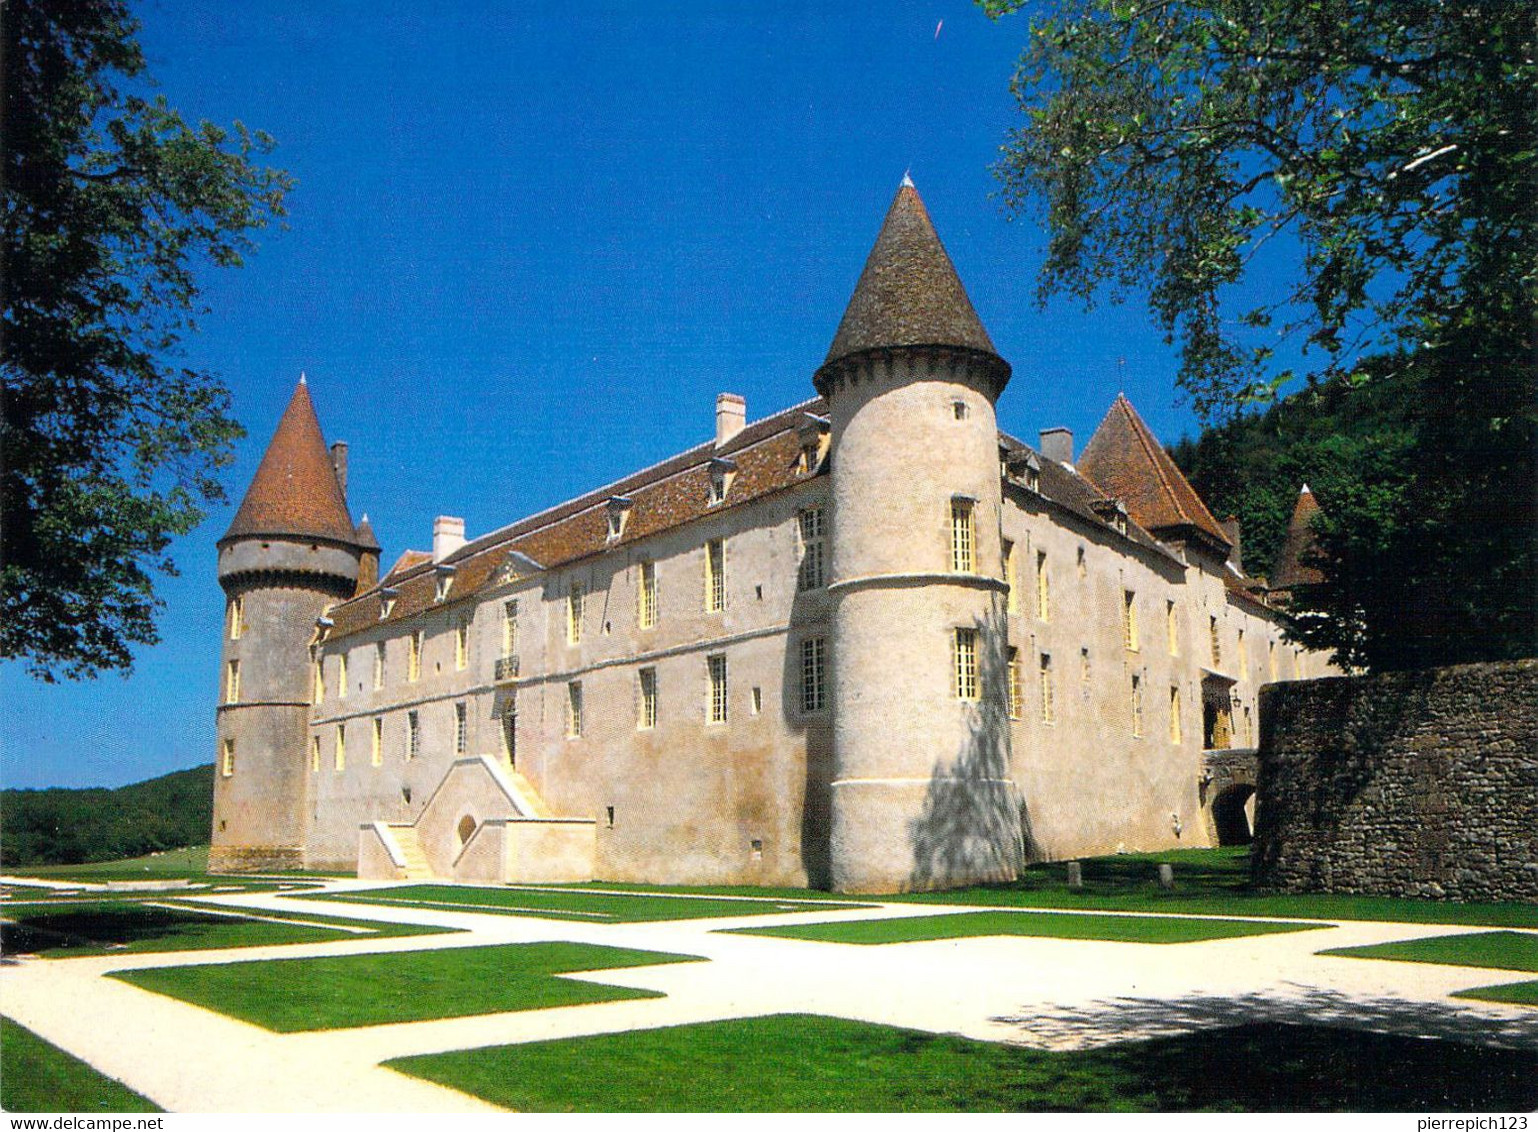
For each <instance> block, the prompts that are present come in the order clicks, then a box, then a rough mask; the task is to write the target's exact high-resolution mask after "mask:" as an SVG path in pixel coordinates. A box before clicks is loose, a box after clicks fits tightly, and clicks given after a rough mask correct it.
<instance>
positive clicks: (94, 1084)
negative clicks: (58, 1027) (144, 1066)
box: [0, 1018, 160, 1113]
mask: <svg viewBox="0 0 1538 1132" xmlns="http://www.w3.org/2000/svg"><path fill="white" fill-rule="evenodd" d="M0 1109H4V1110H5V1111H6V1112H77V1113H84V1112H159V1111H160V1109H159V1108H157V1107H156V1106H155V1105H154V1104H152V1103H151V1102H150V1101H148V1100H146V1099H145V1098H144V1097H141V1096H140V1095H139V1094H138V1093H136V1092H134V1091H133V1090H132V1089H130V1088H128V1087H127V1086H125V1085H122V1084H120V1083H119V1082H117V1081H114V1080H113V1079H112V1078H111V1077H108V1076H105V1075H104V1074H102V1073H98V1072H97V1071H96V1070H95V1069H92V1068H91V1067H90V1066H89V1065H87V1064H86V1063H85V1062H83V1061H81V1060H80V1059H79V1058H75V1057H71V1056H70V1055H69V1054H67V1053H65V1052H64V1051H63V1050H61V1049H60V1048H59V1047H58V1046H55V1045H53V1044H51V1043H50V1042H45V1041H44V1040H43V1039H42V1038H40V1037H38V1036H37V1035H36V1034H34V1033H33V1032H32V1031H31V1030H29V1029H27V1028H26V1027H25V1026H20V1025H18V1024H17V1023H15V1022H13V1021H11V1020H10V1019H9V1018H0Z"/></svg>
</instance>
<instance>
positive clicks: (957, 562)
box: [951, 498, 977, 574]
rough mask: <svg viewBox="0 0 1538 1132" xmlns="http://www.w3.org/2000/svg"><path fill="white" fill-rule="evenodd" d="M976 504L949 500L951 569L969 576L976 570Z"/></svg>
mask: <svg viewBox="0 0 1538 1132" xmlns="http://www.w3.org/2000/svg"><path fill="white" fill-rule="evenodd" d="M975 510H976V504H975V503H974V502H973V501H972V500H970V499H960V498H957V499H952V500H951V569H952V570H953V571H955V572H956V573H958V574H970V573H972V572H973V571H974V570H975V569H976V564H977V559H976V557H975V553H974V552H975V548H976V545H977V525H976V516H975V515H974V511H975Z"/></svg>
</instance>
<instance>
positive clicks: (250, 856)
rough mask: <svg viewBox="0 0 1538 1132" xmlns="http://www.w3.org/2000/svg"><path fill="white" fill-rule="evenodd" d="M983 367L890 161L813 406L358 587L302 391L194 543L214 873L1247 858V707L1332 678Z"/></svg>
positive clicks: (991, 871)
mask: <svg viewBox="0 0 1538 1132" xmlns="http://www.w3.org/2000/svg"><path fill="white" fill-rule="evenodd" d="M1009 378H1010V367H1009V364H1008V363H1007V362H1005V361H1004V359H1002V358H1001V357H999V355H998V353H997V352H996V351H995V350H994V347H993V344H992V342H991V341H990V339H989V337H988V334H987V332H986V330H985V329H984V328H983V325H982V323H981V321H980V320H979V319H978V317H977V314H976V312H975V311H974V310H973V307H972V304H971V302H970V300H969V299H968V297H967V295H966V292H965V290H964V289H963V287H962V284H961V281H960V279H959V278H958V277H957V274H956V271H955V268H954V267H953V265H952V263H951V261H950V258H949V256H948V255H947V254H946V252H945V250H944V248H943V246H942V245H941V243H940V240H939V237H938V236H937V235H936V233H935V230H934V228H933V226H932V225H931V223H930V220H929V217H928V215H927V212H926V210H925V208H924V205H923V203H922V201H921V200H920V198H919V196H918V193H917V192H916V191H915V190H914V188H913V186H912V184H911V182H909V181H907V179H906V178H905V179H904V184H903V186H902V187H901V188H900V189H899V191H898V193H897V197H896V199H895V200H894V201H893V203H892V206H891V209H890V211H889V212H888V214H887V216H886V219H885V222H884V224H883V226H882V229H881V232H880V235H879V237H878V238H877V240H876V243H875V246H874V248H873V249H872V251H871V253H870V256H869V259H868V260H867V262H866V264H865V268H864V271H863V273H862V274H861V276H860V279H859V282H858V284H857V286H856V288H855V291H854V295H853V297H852V298H851V300H850V302H849V306H848V309H847V310H846V311H845V313H844V316H843V320H842V322H841V323H840V324H839V327H838V331H837V333H836V335H835V336H834V339H833V343H832V346H831V348H830V349H829V351H828V355H827V359H826V361H825V362H824V363H823V365H822V366H821V367H820V368H819V369H818V370H817V372H816V373H815V374H814V375H813V377H812V384H813V386H814V387H815V390H816V393H817V396H816V397H815V398H813V399H811V400H808V401H806V402H804V403H802V404H799V405H795V406H792V407H791V408H789V409H786V410H784V411H782V412H779V413H776V414H775V415H773V416H770V417H768V418H766V419H763V420H759V421H756V422H754V423H751V424H749V423H747V421H746V406H745V404H744V401H743V399H742V398H741V397H737V396H734V395H731V394H722V395H721V396H720V397H719V398H718V399H717V402H716V407H715V413H716V421H715V426H716V427H715V436H714V439H713V440H711V441H710V442H707V443H705V444H702V445H700V446H699V447H696V448H693V449H691V450H689V451H687V452H684V453H682V454H680V455H677V456H674V457H673V458H671V459H668V460H665V461H663V462H662V463H659V464H656V465H654V466H652V467H650V468H646V469H644V470H643V471H639V472H637V473H635V474H634V475H631V476H628V477H626V478H625V479H623V480H621V481H619V482H617V483H614V484H611V485H609V486H608V487H604V488H601V489H599V490H597V491H594V492H591V493H589V494H588V495H585V496H582V497H581V498H578V499H574V500H572V501H570V502H568V503H565V504H562V505H561V506H558V507H555V508H552V509H550V510H547V511H543V512H541V513H539V514H537V515H533V516H530V517H529V518H526V519H523V520H520V521H518V522H516V523H513V524H511V525H510V526H506V527H503V528H501V529H500V530H496V531H493V532H491V533H489V534H486V535H482V536H480V537H477V538H475V539H473V540H469V541H467V540H466V538H465V532H464V523H463V522H462V521H461V520H457V519H453V518H448V517H440V518H439V519H437V520H436V522H435V524H434V529H433V543H432V550H431V552H430V553H429V552H426V551H422V552H418V551H407V552H406V553H405V554H404V555H402V556H401V558H400V560H399V561H397V562H396V563H395V564H394V565H393V566H392V567H391V568H390V570H389V571H388V572H387V573H385V574H384V575H383V576H380V573H379V567H380V561H379V555H380V549H379V545H378V543H377V542H376V541H375V538H374V535H373V532H372V531H371V530H370V529H369V526H368V522H367V519H364V521H363V522H362V523H361V524H359V525H356V526H355V525H354V523H353V521H352V518H351V516H350V512H349V510H348V504H347V499H346V449H345V447H344V446H341V445H336V446H334V447H333V448H332V449H330V450H329V451H328V449H327V447H326V445H325V441H324V439H323V437H322V434H321V430H320V426H319V424H318V422H317V420H316V416H315V412H314V409H313V406H312V403H311V401H310V396H309V391H308V389H307V387H306V386H305V384H304V382H303V380H302V379H301V383H300V385H299V388H298V389H297V390H296V391H295V393H294V396H293V400H292V401H291V402H290V404H289V406H288V409H287V411H286V412H285V413H284V415H283V418H282V420H281V422H280V423H279V425H278V428H277V432H276V434H275V436H274V438H273V440H272V443H271V446H270V447H269V449H268V450H267V453H266V455H265V456H264V458H263V460H262V462H261V465H260V467H259V468H258V470H257V472H256V475H255V478H254V480H253V482H252V484H251V486H250V489H249V490H248V492H247V494H246V496H245V499H244V501H243V502H242V503H241V506H240V508H239V510H238V512H237V513H236V515H235V518H234V520H233V522H232V523H231V525H230V529H229V531H228V532H227V533H226V534H225V536H224V537H223V538H222V539H221V540H220V541H219V557H218V570H219V580H220V583H221V585H222V586H223V588H224V590H225V593H226V595H227V598H228V616H227V620H226V625H225V633H224V636H225V643H224V653H223V658H222V664H223V670H222V682H223V693H224V694H223V696H222V701H223V702H222V704H221V706H220V708H219V712H218V744H219V747H218V752H217V760H218V773H217V774H216V775H215V791H214V828H213V850H212V854H211V858H210V867H211V868H215V869H231V870H240V869H270V868H275V867H289V868H300V867H308V868H343V869H352V868H354V867H356V868H357V869H358V872H359V875H360V876H364V877H382V878H408V877H442V878H450V879H458V880H474V881H482V882H512V881H530V882H534V881H578V880H587V879H603V880H612V881H635V882H657V883H695V884H706V883H709V884H764V885H794V886H804V885H810V886H816V887H828V888H832V889H834V890H836V891H841V892H883V891H896V890H903V889H923V888H936V887H944V886H947V885H956V884H962V883H968V882H974V881H990V880H1001V879H1006V878H1010V877H1013V876H1014V875H1015V874H1016V872H1017V870H1018V868H1019V867H1020V865H1021V863H1022V862H1024V861H1027V860H1033V859H1042V858H1059V859H1060V858H1063V857H1068V856H1077V855H1081V854H1092V853H1103V852H1112V851H1116V850H1118V849H1122V848H1125V849H1161V848H1168V847H1171V846H1178V845H1188V846H1205V845H1210V844H1215V843H1218V842H1220V841H1232V840H1243V839H1244V838H1245V837H1247V835H1248V825H1247V823H1246V820H1245V815H1244V811H1243V808H1242V807H1243V802H1244V799H1245V798H1246V797H1247V796H1248V792H1249V786H1250V785H1252V783H1253V778H1252V777H1250V778H1248V779H1247V778H1246V772H1245V770H1244V760H1245V757H1246V756H1247V754H1248V752H1247V751H1245V750H1244V748H1249V747H1253V746H1254V744H1255V742H1256V728H1257V725H1258V720H1257V717H1256V694H1257V692H1258V690H1259V688H1260V686H1261V685H1262V684H1263V683H1267V682H1271V681H1276V680H1281V679H1295V678H1299V677H1310V676H1316V675H1319V674H1322V673H1323V672H1325V671H1326V670H1327V664H1326V661H1325V658H1324V657H1323V656H1321V655H1319V654H1315V653H1309V652H1305V651H1302V650H1300V649H1299V648H1298V647H1297V646H1296V645H1293V644H1291V643H1288V642H1287V641H1286V640H1285V639H1284V637H1283V628H1284V625H1285V617H1284V615H1283V614H1282V613H1281V612H1280V611H1279V610H1278V609H1277V608H1276V607H1274V606H1273V605H1272V604H1271V603H1270V602H1269V601H1268V600H1267V599H1266V596H1265V587H1264V584H1263V583H1261V582H1259V581H1258V580H1252V579H1250V578H1249V577H1247V576H1246V575H1245V574H1244V572H1243V570H1242V565H1241V562H1240V559H1239V554H1238V546H1237V542H1238V532H1237V529H1236V526H1235V525H1234V524H1232V523H1230V524H1222V523H1219V522H1218V521H1217V520H1216V519H1214V517H1213V516H1212V514H1211V513H1210V512H1209V511H1208V509H1207V507H1206V506H1205V505H1204V504H1203V503H1202V501H1201V499H1200V498H1198V497H1197V495H1196V493H1195V491H1193V490H1192V488H1191V486H1190V485H1189V484H1188V483H1187V482H1186V480H1185V478H1184V477H1183V476H1182V475H1181V473H1180V471H1179V470H1178V469H1177V468H1176V467H1175V465H1174V463H1173V462H1172V461H1171V460H1170V458H1169V456H1168V455H1167V454H1166V453H1165V451H1164V449H1163V448H1162V447H1161V446H1160V445H1159V444H1158V443H1157V442H1156V441H1155V440H1154V438H1153V437H1152V435H1151V434H1150V432H1149V430H1148V428H1147V427H1146V426H1145V425H1144V423H1143V422H1142V420H1141V419H1139V417H1138V415H1137V413H1136V412H1135V411H1134V410H1133V408H1132V406H1131V405H1130V404H1129V403H1128V402H1127V401H1126V399H1125V398H1123V397H1118V398H1117V400H1116V402H1115V403H1114V404H1113V405H1112V406H1111V408H1110V410H1109V412H1108V413H1107V414H1106V416H1105V419H1104V420H1103V421H1102V423H1101V424H1100V426H1099V428H1098V429H1097V430H1096V432H1095V434H1094V436H1093V437H1092V438H1091V439H1090V441H1089V443H1088V445H1087V446H1086V447H1085V448H1084V449H1083V451H1082V453H1079V454H1078V455H1077V456H1076V455H1075V452H1074V445H1073V437H1072V435H1071V434H1070V433H1068V431H1067V430H1065V429H1050V430H1048V431H1045V432H1043V433H1042V434H1041V437H1040V443H1039V445H1038V446H1036V447H1034V448H1033V447H1031V446H1029V445H1027V444H1025V443H1023V442H1021V441H1020V440H1017V439H1015V438H1014V437H1011V436H1008V435H1005V434H1003V433H1001V432H1000V431H999V429H998V425H997V423H996V420H995V415H994V407H995V403H996V402H997V400H998V398H999V396H1000V395H1001V394H1002V393H1003V392H1004V390H1005V387H1006V385H1007V384H1008V382H1009ZM1310 502H1311V501H1310ZM1300 541H1301V536H1300V539H1298V540H1290V542H1289V545H1292V544H1293V542H1300ZM1294 553H1296V551H1294ZM1295 565H1296V564H1294V566H1295ZM1236 748H1237V750H1236ZM1251 773H1252V772H1251Z"/></svg>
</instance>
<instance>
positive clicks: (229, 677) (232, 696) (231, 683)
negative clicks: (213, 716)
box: [224, 660, 240, 704]
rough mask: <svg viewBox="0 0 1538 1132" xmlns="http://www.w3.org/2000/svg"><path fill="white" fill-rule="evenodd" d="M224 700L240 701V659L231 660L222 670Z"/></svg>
mask: <svg viewBox="0 0 1538 1132" xmlns="http://www.w3.org/2000/svg"><path fill="white" fill-rule="evenodd" d="M224 702H225V703H227V704H238V703H240V661H238V660H232V661H230V663H229V664H228V665H227V666H226V667H225V670H224Z"/></svg>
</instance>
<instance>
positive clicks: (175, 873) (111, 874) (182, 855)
mask: <svg viewBox="0 0 1538 1132" xmlns="http://www.w3.org/2000/svg"><path fill="white" fill-rule="evenodd" d="M5 871H6V872H7V873H9V874H10V875H12V876H19V877H50V878H53V879H56V880H97V879H110V880H130V879H133V878H134V877H141V878H143V879H144V880H164V879H166V878H170V877H204V876H207V875H208V846H207V845H193V846H191V847H189V848H186V849H169V850H167V851H166V852H164V853H151V854H149V855H148V856H145V857H124V858H123V859H122V860H118V861H97V862H95V863H93V864H88V865H33V866H29V867H25V868H11V867H10V866H6V869H5Z"/></svg>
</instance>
